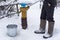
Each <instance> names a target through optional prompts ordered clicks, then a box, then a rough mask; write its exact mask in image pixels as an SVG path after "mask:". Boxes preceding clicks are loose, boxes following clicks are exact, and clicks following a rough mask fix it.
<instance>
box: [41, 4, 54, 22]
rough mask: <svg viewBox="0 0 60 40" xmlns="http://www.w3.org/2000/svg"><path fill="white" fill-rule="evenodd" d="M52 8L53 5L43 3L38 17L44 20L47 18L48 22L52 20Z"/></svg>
mask: <svg viewBox="0 0 60 40" xmlns="http://www.w3.org/2000/svg"><path fill="white" fill-rule="evenodd" d="M54 8H55V7H52V6H48V5H45V4H44V5H43V7H42V11H41V17H40V18H41V19H44V20H48V21H49V22H54V18H53V15H54Z"/></svg>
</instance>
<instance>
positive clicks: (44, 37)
mask: <svg viewBox="0 0 60 40" xmlns="http://www.w3.org/2000/svg"><path fill="white" fill-rule="evenodd" d="M50 37H52V36H49V37H45V36H43V38H45V39H47V38H50Z"/></svg>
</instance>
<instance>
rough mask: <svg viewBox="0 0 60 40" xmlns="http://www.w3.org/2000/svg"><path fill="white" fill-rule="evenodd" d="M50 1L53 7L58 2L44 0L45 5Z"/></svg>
mask: <svg viewBox="0 0 60 40" xmlns="http://www.w3.org/2000/svg"><path fill="white" fill-rule="evenodd" d="M48 3H49V4H51V6H53V7H55V6H56V4H57V2H56V0H44V4H45V5H48Z"/></svg>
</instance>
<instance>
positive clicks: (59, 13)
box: [0, 2, 60, 40]
mask: <svg viewBox="0 0 60 40" xmlns="http://www.w3.org/2000/svg"><path fill="white" fill-rule="evenodd" d="M39 4H40V3H39V2H38V3H36V4H35V5H33V6H31V7H30V9H29V10H28V11H27V21H28V28H27V29H26V30H23V29H22V28H21V14H20V16H19V17H18V16H17V14H16V15H14V16H12V17H10V18H8V17H5V18H3V19H0V40H60V8H59V7H58V8H57V9H56V8H55V12H54V18H55V27H54V35H53V37H51V38H48V39H44V38H43V35H44V34H35V33H34V31H35V30H37V29H39V24H40V14H41V9H40V7H39ZM8 24H17V25H18V28H17V31H18V35H17V36H16V37H9V36H8V35H7V27H6V26H7V25H8Z"/></svg>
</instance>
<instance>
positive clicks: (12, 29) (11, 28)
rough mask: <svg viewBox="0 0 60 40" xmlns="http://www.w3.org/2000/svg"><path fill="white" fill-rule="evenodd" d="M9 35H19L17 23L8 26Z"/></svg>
mask: <svg viewBox="0 0 60 40" xmlns="http://www.w3.org/2000/svg"><path fill="white" fill-rule="evenodd" d="M7 35H8V36H10V37H15V36H16V35H17V25H15V24H11V25H8V26H7Z"/></svg>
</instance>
